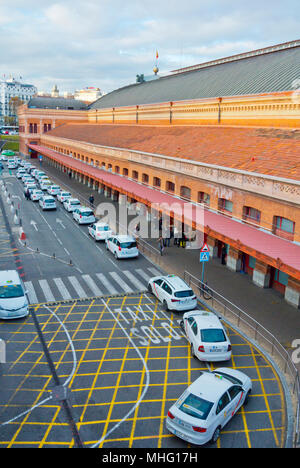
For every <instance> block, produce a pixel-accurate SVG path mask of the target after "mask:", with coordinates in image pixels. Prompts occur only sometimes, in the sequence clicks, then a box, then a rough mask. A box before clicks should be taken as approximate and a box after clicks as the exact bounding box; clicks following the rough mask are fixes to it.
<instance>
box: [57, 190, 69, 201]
mask: <svg viewBox="0 0 300 468" xmlns="http://www.w3.org/2000/svg"><path fill="white" fill-rule="evenodd" d="M56 198H57V200H58V201H59V202H61V203H63V202H65V201H66V200H68V198H72V195H71V193H70V192H65V191H64V190H61V191H60V192H59V193H58V194H57V197H56Z"/></svg>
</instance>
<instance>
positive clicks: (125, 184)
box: [29, 145, 300, 278]
mask: <svg viewBox="0 0 300 468" xmlns="http://www.w3.org/2000/svg"><path fill="white" fill-rule="evenodd" d="M29 147H30V148H32V149H34V150H36V151H37V152H38V153H41V154H43V155H45V156H48V157H50V158H51V159H54V160H56V161H59V162H60V163H61V164H63V165H65V166H66V167H68V168H70V169H73V170H76V171H78V172H80V173H83V174H85V175H87V176H89V177H91V178H93V179H95V180H98V181H101V182H102V183H103V184H105V185H108V186H110V187H112V188H114V189H116V190H119V191H120V192H121V193H125V194H127V195H129V196H131V197H132V198H135V199H137V200H139V201H143V202H144V203H145V204H148V205H150V204H154V203H158V204H162V203H167V204H169V205H171V204H173V203H176V204H178V206H182V205H183V204H184V203H186V202H184V201H183V200H181V199H179V198H177V197H174V196H172V195H169V194H166V193H163V192H160V191H159V190H155V189H153V188H150V187H147V186H144V185H142V184H139V183H137V182H134V181H132V180H129V179H127V178H126V177H122V176H120V175H118V174H112V173H110V172H107V171H104V170H102V169H99V168H96V167H93V166H90V165H88V164H86V163H84V162H81V161H79V160H77V159H74V158H72V157H70V156H66V155H63V154H60V153H57V152H56V151H53V150H50V149H49V148H46V147H43V146H38V145H29ZM199 210H201V212H202V208H199ZM172 211H174V212H175V213H176V209H175V210H173V209H172ZM181 211H182V209H181V208H179V210H178V212H177V214H181ZM198 215H199V212H198ZM188 216H189V215H188V214H187V217H188ZM199 216H201V213H200V215H199ZM190 221H191V222H192V221H195V217H194V215H192V214H191V215H190ZM203 225H204V226H205V227H207V226H208V227H209V228H210V229H211V230H213V231H215V232H217V233H220V234H222V235H224V236H226V237H228V238H229V239H232V240H233V241H235V242H240V243H241V244H243V245H244V246H246V247H249V248H250V249H253V250H255V251H257V252H260V253H261V254H263V255H265V256H267V257H269V258H271V259H273V260H277V259H278V258H280V260H281V262H283V264H284V265H287V266H288V267H290V268H292V269H293V270H296V271H298V272H300V246H299V245H297V244H294V243H293V242H291V241H288V240H285V239H281V238H279V237H277V236H274V235H272V234H268V233H266V232H263V231H260V230H259V229H257V228H254V227H252V226H249V225H248V224H243V223H241V222H238V221H235V220H233V219H231V218H228V217H226V216H223V215H220V214H217V213H214V212H212V211H209V210H205V212H204V222H203ZM282 270H283V271H284V268H282ZM299 278H300V275H299Z"/></svg>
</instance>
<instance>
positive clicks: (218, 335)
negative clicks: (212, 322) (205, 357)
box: [201, 328, 227, 343]
mask: <svg viewBox="0 0 300 468" xmlns="http://www.w3.org/2000/svg"><path fill="white" fill-rule="evenodd" d="M201 341H203V342H204V343H220V342H222V341H227V340H226V337H225V334H224V331H223V330H222V328H207V329H203V330H201Z"/></svg>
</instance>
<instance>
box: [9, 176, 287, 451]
mask: <svg viewBox="0 0 300 468" xmlns="http://www.w3.org/2000/svg"><path fill="white" fill-rule="evenodd" d="M6 175H7V174H4V180H5V182H6V184H7V186H8V187H9V192H10V194H11V195H12V196H13V197H15V198H13V200H14V202H15V205H16V206H18V204H19V205H20V207H19V210H20V212H21V217H22V225H23V229H24V232H25V233H26V245H23V244H22V243H20V242H18V243H17V245H18V258H19V259H20V260H21V262H22V271H23V272H24V277H23V280H24V282H25V285H26V287H27V288H28V290H29V294H30V296H31V298H32V299H34V300H32V303H34V304H35V305H34V306H33V307H34V310H35V312H36V315H37V318H38V321H39V323H40V326H41V328H42V331H43V334H44V336H45V339H46V341H47V345H48V348H49V350H50V353H51V356H52V359H53V361H54V364H55V367H56V369H57V372H58V375H59V377H60V379H61V382H62V384H63V385H66V386H67V385H68V386H69V387H70V391H71V396H70V400H71V404H72V409H73V414H74V417H75V421H76V424H77V427H78V429H79V432H80V435H81V437H82V440H83V441H84V445H85V446H86V447H93V446H97V447H103V448H114V447H118V448H121V447H125V448H131V447H132V448H135V447H149V448H150V447H155V448H169V449H170V448H174V449H177V448H187V447H188V446H189V445H188V444H186V443H185V442H184V441H182V440H180V439H178V438H176V437H175V436H173V435H171V434H169V433H168V431H167V430H166V428H165V423H164V422H165V418H166V414H167V411H168V409H169V408H170V406H171V405H172V403H173V402H174V401H176V400H177V398H178V397H179V396H180V394H181V393H182V392H183V391H184V389H185V388H186V387H187V386H188V385H189V384H190V383H191V382H192V381H194V380H195V379H196V378H197V377H198V375H199V372H200V371H201V370H207V365H206V364H205V363H201V362H200V361H198V360H197V359H194V358H193V357H192V356H191V354H190V347H189V346H188V344H187V340H186V338H185V337H184V335H183V333H182V331H181V328H180V326H179V323H178V321H179V319H180V317H181V314H176V313H166V312H165V311H164V310H163V309H162V307H161V305H160V304H159V303H158V302H157V300H156V299H155V298H154V297H153V296H152V295H150V294H144V293H143V291H144V290H145V289H146V285H147V279H148V278H149V277H150V276H153V275H154V274H157V273H158V268H157V267H156V266H155V265H153V264H152V263H151V262H149V261H148V260H147V259H146V258H144V257H143V256H142V255H141V256H140V257H139V258H138V259H134V260H124V261H116V260H115V259H114V257H112V255H111V254H110V253H109V252H107V251H106V249H105V245H104V244H100V243H95V241H94V240H93V239H92V238H90V236H89V235H88V233H87V227H86V226H78V225H77V224H76V223H75V221H74V220H73V218H72V215H71V214H68V213H67V212H66V211H65V210H64V208H63V207H62V206H61V205H60V204H59V202H58V209H57V210H56V211H52V212H43V211H42V210H41V209H40V207H39V205H38V204H36V203H33V202H31V201H27V200H25V198H24V196H23V184H22V183H21V182H20V181H18V180H17V179H16V178H15V177H14V176H11V177H6ZM4 202H5V201H4ZM7 212H8V217H9V218H10V221H11V222H12V216H11V214H10V213H9V210H7ZM4 241H5V242H6V244H7V243H8V240H7V239H6V238H5V239H4ZM6 248H7V247H6V246H5V244H4V247H3V249H4V250H3V253H4V254H5V258H6V259H7V258H8V260H9V257H7V252H6V250H5V249H6ZM12 254H13V253H12ZM53 254H55V258H54V257H53ZM70 260H72V264H71V265H70ZM12 262H13V260H12ZM92 297H94V299H93V298H92ZM85 298H89V299H85ZM76 299H80V300H76ZM46 302H47V303H48V304H43V303H46ZM51 302H52V303H51ZM66 331H67V332H68V333H66ZM227 331H228V334H229V335H230V339H231V342H232V345H233V355H232V359H231V361H230V362H228V363H225V365H228V366H230V367H234V368H237V369H240V370H241V371H244V372H245V373H247V374H248V375H249V376H250V377H251V378H252V380H253V393H252V396H251V400H250V402H249V406H247V408H242V409H241V410H240V411H239V412H238V414H236V415H235V417H234V418H233V419H232V421H231V422H230V423H229V424H228V425H227V426H226V427H225V428H224V430H223V431H222V434H221V438H220V440H219V441H218V443H217V444H215V446H216V447H222V448H223V447H283V446H284V443H285V435H286V424H287V423H286V405H285V398H284V392H283V388H282V384H281V381H280V379H279V377H278V375H277V373H276V370H275V369H274V367H273V366H272V364H271V363H270V362H268V360H267V359H266V358H265V356H264V355H263V354H262V353H261V352H260V351H259V350H258V349H256V348H255V347H254V346H253V345H252V344H251V343H250V342H248V341H247V340H246V339H245V338H244V337H242V336H241V335H240V334H239V333H238V332H237V331H236V330H234V329H232V328H231V327H227ZM0 334H1V337H2V338H3V339H4V340H5V342H6V344H7V363H6V364H5V365H4V366H3V368H2V375H0V397H1V398H0V446H2V447H73V446H74V440H73V439H72V435H71V433H70V428H69V427H68V424H67V421H66V418H65V415H64V412H63V411H62V409H61V406H60V404H59V402H58V401H55V400H54V399H53V395H52V390H53V380H52V376H51V372H50V370H49V367H48V364H47V361H46V359H45V356H44V354H43V350H42V349H41V345H40V342H39V338H38V336H37V333H36V329H35V326H34V323H33V320H32V317H31V316H29V317H27V318H25V319H22V320H13V321H9V322H7V321H1V322H0ZM72 350H73V351H72ZM222 365H223V363H222ZM209 368H213V366H212V365H209ZM208 446H209V445H208Z"/></svg>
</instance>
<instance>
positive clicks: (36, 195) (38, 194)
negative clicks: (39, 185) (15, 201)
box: [30, 189, 44, 201]
mask: <svg viewBox="0 0 300 468" xmlns="http://www.w3.org/2000/svg"><path fill="white" fill-rule="evenodd" d="M43 196H44V192H43V191H42V190H39V189H35V190H32V192H30V200H32V201H39V199H40V198H42V197H43Z"/></svg>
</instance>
